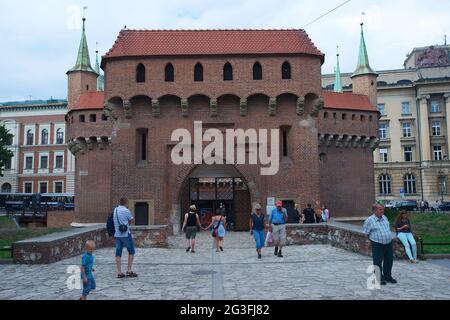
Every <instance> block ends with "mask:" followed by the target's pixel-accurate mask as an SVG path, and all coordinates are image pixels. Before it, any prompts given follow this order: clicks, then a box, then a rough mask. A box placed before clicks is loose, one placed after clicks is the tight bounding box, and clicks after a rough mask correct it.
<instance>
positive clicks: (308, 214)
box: [302, 203, 316, 224]
mask: <svg viewBox="0 0 450 320" xmlns="http://www.w3.org/2000/svg"><path fill="white" fill-rule="evenodd" d="M315 214H316V213H315V211H314V209H313V208H312V205H311V203H308V207H307V208H306V209H305V210H303V216H302V220H303V223H305V224H311V223H316V217H315Z"/></svg>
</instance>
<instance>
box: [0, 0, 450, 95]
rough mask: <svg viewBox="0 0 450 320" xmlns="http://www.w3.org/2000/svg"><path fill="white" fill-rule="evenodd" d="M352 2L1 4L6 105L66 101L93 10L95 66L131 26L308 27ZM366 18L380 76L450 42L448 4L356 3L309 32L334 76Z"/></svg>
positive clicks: (345, 65) (413, 0) (55, 0)
mask: <svg viewBox="0 0 450 320" xmlns="http://www.w3.org/2000/svg"><path fill="white" fill-rule="evenodd" d="M343 2H344V0H326V1H324V0H323V1H320V2H319V1H318V0H276V1H275V0H226V1H213V0H128V1H125V0H108V1H103V0H101V1H100V0H39V1H32V0H22V1H17V0H0V41H1V46H0V48H1V49H0V70H1V73H0V102H1V101H3V102H4V101H13V100H27V99H29V97H30V96H31V97H32V99H48V98H50V97H51V96H52V97H53V98H66V96H67V78H66V74H65V73H66V71H67V70H68V69H70V68H71V67H73V65H74V64H75V60H76V54H77V50H78V45H79V40H80V32H81V29H80V26H81V25H80V23H79V22H80V19H81V12H82V8H83V6H87V7H88V9H87V11H86V17H87V25H86V29H87V39H88V44H89V50H90V53H91V62H92V64H93V65H94V61H95V43H96V42H98V43H99V45H98V49H99V51H100V54H101V55H103V54H104V53H105V52H106V51H108V50H109V48H110V47H111V46H112V44H113V43H114V41H115V39H116V37H117V34H118V32H119V31H120V29H122V28H123V27H124V26H125V25H126V26H127V27H128V28H131V29H186V28H187V29H205V28H303V27H304V26H305V25H306V24H307V23H309V22H310V21H312V20H314V19H315V18H317V17H319V16H320V15H322V14H324V13H326V12H327V11H329V10H331V9H333V8H334V7H336V6H338V5H339V4H341V3H343ZM361 12H365V13H366V15H365V16H364V20H365V32H366V42H367V46H368V50H369V56H370V62H371V65H372V67H373V68H374V69H376V70H384V69H398V68H402V67H403V62H404V60H405V55H406V54H407V53H408V52H410V51H411V50H412V48H414V47H417V46H426V45H433V44H443V43H444V35H445V34H449V42H450V1H448V0H427V1H423V0H351V1H350V2H349V3H348V4H346V5H345V6H343V7H341V8H340V9H338V10H336V11H334V12H333V13H331V14H329V15H327V16H326V17H324V18H323V19H321V20H319V21H317V22H316V23H314V24H312V25H310V26H308V27H306V28H305V29H306V31H307V32H308V34H309V35H310V37H311V39H312V40H313V41H314V43H315V44H316V46H317V47H318V48H319V49H320V50H321V51H322V52H324V53H325V54H326V61H325V63H324V65H323V68H322V72H323V73H332V72H333V70H334V66H335V64H336V57H335V54H336V46H337V45H339V47H340V53H341V70H342V72H352V71H354V69H355V67H356V61H357V53H358V46H359V32H360V28H359V23H360V21H361Z"/></svg>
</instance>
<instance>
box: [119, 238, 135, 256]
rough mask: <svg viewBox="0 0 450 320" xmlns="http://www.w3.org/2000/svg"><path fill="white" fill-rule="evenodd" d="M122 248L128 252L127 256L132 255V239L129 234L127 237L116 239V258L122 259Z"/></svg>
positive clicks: (133, 251)
mask: <svg viewBox="0 0 450 320" xmlns="http://www.w3.org/2000/svg"><path fill="white" fill-rule="evenodd" d="M123 247H126V248H127V250H128V254H130V255H134V253H135V250H134V243H133V238H132V237H131V233H129V234H128V237H118V238H116V257H122V250H123Z"/></svg>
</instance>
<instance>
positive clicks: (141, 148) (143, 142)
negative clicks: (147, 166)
mask: <svg viewBox="0 0 450 320" xmlns="http://www.w3.org/2000/svg"><path fill="white" fill-rule="evenodd" d="M147 146H148V129H145V128H141V129H137V130H136V150H137V155H136V157H137V159H138V161H147V153H148V147H147Z"/></svg>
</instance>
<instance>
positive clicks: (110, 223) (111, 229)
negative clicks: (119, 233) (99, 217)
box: [106, 211, 116, 237]
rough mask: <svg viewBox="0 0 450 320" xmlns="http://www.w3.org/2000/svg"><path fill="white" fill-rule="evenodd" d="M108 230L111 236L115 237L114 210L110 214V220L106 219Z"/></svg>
mask: <svg viewBox="0 0 450 320" xmlns="http://www.w3.org/2000/svg"><path fill="white" fill-rule="evenodd" d="M106 231H107V232H108V235H109V236H110V237H114V234H115V233H116V228H115V227H114V211H113V213H111V214H110V215H109V217H108V220H106Z"/></svg>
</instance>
